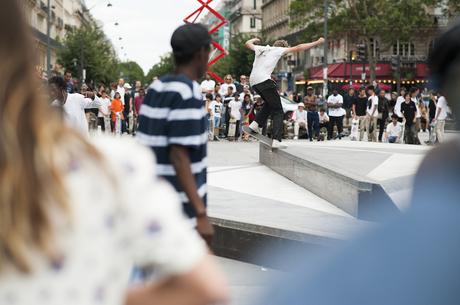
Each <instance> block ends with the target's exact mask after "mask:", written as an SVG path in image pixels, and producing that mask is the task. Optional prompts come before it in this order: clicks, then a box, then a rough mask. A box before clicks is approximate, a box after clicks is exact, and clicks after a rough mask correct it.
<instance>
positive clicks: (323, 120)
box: [319, 112, 329, 124]
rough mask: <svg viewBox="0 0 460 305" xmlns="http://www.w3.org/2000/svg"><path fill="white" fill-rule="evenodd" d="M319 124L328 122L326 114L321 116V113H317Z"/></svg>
mask: <svg viewBox="0 0 460 305" xmlns="http://www.w3.org/2000/svg"><path fill="white" fill-rule="evenodd" d="M319 122H320V123H321V124H324V123H327V122H329V116H328V115H327V113H326V112H324V113H323V115H321V113H319Z"/></svg>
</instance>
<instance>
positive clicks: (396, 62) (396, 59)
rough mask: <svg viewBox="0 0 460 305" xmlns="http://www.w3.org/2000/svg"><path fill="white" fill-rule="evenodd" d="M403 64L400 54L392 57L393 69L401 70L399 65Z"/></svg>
mask: <svg viewBox="0 0 460 305" xmlns="http://www.w3.org/2000/svg"><path fill="white" fill-rule="evenodd" d="M400 66H401V61H400V57H399V56H392V57H391V70H393V71H395V72H397V71H399V67H400Z"/></svg>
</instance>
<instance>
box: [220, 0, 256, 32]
mask: <svg viewBox="0 0 460 305" xmlns="http://www.w3.org/2000/svg"><path fill="white" fill-rule="evenodd" d="M225 5H226V9H227V20H228V22H229V25H230V34H231V36H234V35H238V34H256V33H260V31H261V30H262V0H225Z"/></svg>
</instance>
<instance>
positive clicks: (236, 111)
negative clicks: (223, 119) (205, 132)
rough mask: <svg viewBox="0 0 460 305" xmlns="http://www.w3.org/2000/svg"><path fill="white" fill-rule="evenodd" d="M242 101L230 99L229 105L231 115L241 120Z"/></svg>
mask: <svg viewBox="0 0 460 305" xmlns="http://www.w3.org/2000/svg"><path fill="white" fill-rule="evenodd" d="M241 106H242V103H241V102H237V101H235V100H232V101H230V103H229V104H228V107H230V115H231V116H232V117H233V118H235V120H237V121H239V120H241V111H240V110H241Z"/></svg>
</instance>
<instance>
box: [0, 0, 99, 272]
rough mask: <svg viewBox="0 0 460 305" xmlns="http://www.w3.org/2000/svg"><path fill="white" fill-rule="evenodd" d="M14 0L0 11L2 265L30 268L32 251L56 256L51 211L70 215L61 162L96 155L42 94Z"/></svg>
mask: <svg viewBox="0 0 460 305" xmlns="http://www.w3.org/2000/svg"><path fill="white" fill-rule="evenodd" d="M18 3H19V1H17V0H2V9H1V10H0V39H1V41H2V43H1V45H0V58H2V63H1V64H0V75H2V81H1V82H0V268H1V269H2V268H4V267H5V266H6V265H12V266H13V267H16V268H17V269H18V270H19V271H21V272H31V271H32V269H33V268H32V266H31V263H30V259H29V255H30V252H31V250H34V251H37V252H39V253H41V254H43V255H44V256H45V257H47V258H48V259H50V260H53V259H55V258H58V255H59V253H58V252H59V250H58V249H57V247H56V243H55V240H54V233H55V232H54V227H53V223H52V220H51V217H50V214H51V210H53V212H55V210H56V208H57V210H59V211H60V212H61V213H62V214H63V217H64V219H68V220H69V222H70V220H71V219H70V218H71V217H70V216H71V210H70V205H69V204H68V198H67V191H66V188H65V184H64V171H65V168H63V167H64V166H65V164H66V163H65V161H66V160H70V159H71V158H72V156H74V157H76V156H77V155H78V157H80V156H81V155H85V154H86V155H89V156H94V157H95V158H98V156H99V155H98V152H97V151H96V149H94V148H93V147H92V146H91V145H90V144H88V143H87V142H86V140H84V139H83V138H82V137H80V136H79V135H77V134H76V133H75V132H72V131H69V130H68V129H67V128H66V127H64V125H63V123H62V121H61V120H60V117H59V115H58V113H57V111H53V110H52V109H51V108H50V107H49V105H48V103H47V101H46V99H45V97H44V96H43V95H42V94H41V93H40V91H39V89H38V88H39V85H40V83H39V81H38V78H37V76H36V72H35V70H34V63H35V60H34V58H33V51H32V50H33V47H32V44H31V37H29V35H30V34H29V30H28V26H27V24H26V23H25V21H24V18H23V16H22V12H21V8H20V7H19V4H18ZM11 29H14V31H13V30H11ZM63 142H65V145H64V143H63ZM58 148H59V151H58ZM61 148H62V149H61ZM76 149H78V151H77V152H74V151H75V150H76ZM72 150H73V151H72Z"/></svg>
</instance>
